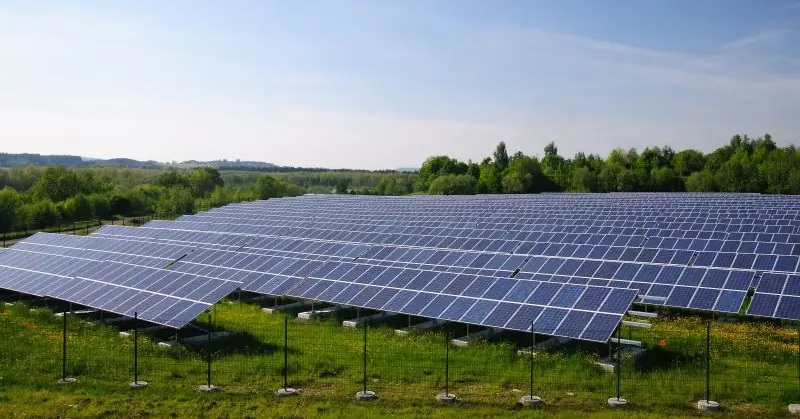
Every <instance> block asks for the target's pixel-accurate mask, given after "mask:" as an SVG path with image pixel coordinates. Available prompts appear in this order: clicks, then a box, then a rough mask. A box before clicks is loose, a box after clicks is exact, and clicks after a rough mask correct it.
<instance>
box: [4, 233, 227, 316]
mask: <svg viewBox="0 0 800 419" xmlns="http://www.w3.org/2000/svg"><path fill="white" fill-rule="evenodd" d="M37 236H38V237H36V238H32V239H31V240H30V243H28V242H27V240H26V241H24V242H20V243H18V244H17V245H15V246H14V247H13V248H12V249H10V250H9V251H7V252H5V253H3V254H2V255H0V288H3V289H8V290H12V291H17V292H22V293H26V294H31V295H37V296H47V297H52V298H57V299H61V300H64V301H69V302H73V303H77V304H81V305H85V306H88V307H92V308H97V309H101V310H105V311H109V312H113V313H117V314H121V315H126V316H133V314H134V313H138V316H139V318H140V319H142V320H145V321H150V322H153V323H157V324H162V325H166V326H169V327H174V328H180V327H183V326H184V325H186V324H187V323H188V322H190V321H191V320H193V319H194V318H195V317H196V316H197V315H198V314H200V313H202V312H203V311H204V310H206V309H207V308H208V307H210V306H211V305H212V304H214V303H215V302H217V301H218V300H220V299H221V298H223V297H224V296H226V295H228V294H229V293H231V292H233V291H234V290H236V289H237V288H238V287H239V286H240V282H237V281H229V280H221V279H215V278H208V277H203V276H198V275H193V274H188V273H182V272H175V271H172V270H168V269H160V268H154V267H148V266H140V265H135V264H130V263H120V262H116V261H112V260H106V259H103V258H104V257H105V256H107V255H108V254H110V253H111V252H102V251H100V252H91V251H85V250H81V249H78V248H74V247H66V246H59V245H53V244H52V243H61V244H70V245H78V244H80V243H79V242H85V241H92V239H91V238H81V239H78V238H75V237H69V236H60V237H51V236H54V235H44V236H43V235H37ZM43 242H48V243H50V244H48V245H43V244H40V243H43ZM151 250H152V249H151ZM82 253H86V255H83V254H82ZM84 256H86V257H84ZM92 256H100V257H101V259H91V258H90V257H92ZM128 256H131V255H128ZM152 259H154V258H152V257H146V256H135V255H133V256H131V258H130V260H133V261H141V260H145V261H148V260H152ZM161 262H162V263H163V260H161Z"/></svg>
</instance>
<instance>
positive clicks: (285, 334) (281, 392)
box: [275, 316, 297, 397]
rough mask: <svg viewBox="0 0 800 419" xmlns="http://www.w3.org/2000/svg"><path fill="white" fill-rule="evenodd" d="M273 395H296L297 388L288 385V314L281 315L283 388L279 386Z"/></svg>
mask: <svg viewBox="0 0 800 419" xmlns="http://www.w3.org/2000/svg"><path fill="white" fill-rule="evenodd" d="M275 395H276V396H278V397H286V396H296V395H297V389H294V388H291V387H289V316H284V317H283V388H279V389H278V391H276V392H275Z"/></svg>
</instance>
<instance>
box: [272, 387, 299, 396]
mask: <svg viewBox="0 0 800 419" xmlns="http://www.w3.org/2000/svg"><path fill="white" fill-rule="evenodd" d="M275 395H276V396H278V397H288V396H296V395H297V389H296V388H291V387H286V388H279V389H278V391H276V392H275Z"/></svg>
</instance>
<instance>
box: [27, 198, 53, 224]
mask: <svg viewBox="0 0 800 419" xmlns="http://www.w3.org/2000/svg"><path fill="white" fill-rule="evenodd" d="M23 212H24V214H25V225H27V226H29V227H33V228H44V227H50V226H54V225H57V224H58V223H59V222H60V221H61V217H60V214H59V213H58V207H57V206H56V204H54V203H53V201H51V200H49V199H42V200H39V201H36V202H34V203H31V204H27V205H25V206H24V207H23Z"/></svg>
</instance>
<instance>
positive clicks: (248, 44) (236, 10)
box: [0, 0, 800, 169]
mask: <svg viewBox="0 0 800 419" xmlns="http://www.w3.org/2000/svg"><path fill="white" fill-rule="evenodd" d="M798 45H800V0H771V1H758V0H753V1H742V0H704V1H695V0H691V1H690V0H648V1H641V0H607V1H594V0H585V1H577V0H559V1H538V0H519V1H512V0H492V1H486V0H480V1H478V0H436V1H430V0H392V1H384V0H369V1H366V0H364V1H350V0H303V1H301V0H298V1H283V0H280V1H272V0H258V1H252V0H242V1H239V0H229V1H203V0H174V1H169V2H165V1H161V0H138V1H122V0H120V1H113V2H109V1H101V0H97V1H83V0H72V1H69V2H67V1H48V0H37V1H27V0H5V1H3V7H0V152H12V153H18V152H31V153H40V154H75V155H82V156H88V157H94V158H112V157H129V158H135V159H141V160H157V161H173V160H174V161H182V160H189V159H195V160H214V159H222V158H225V159H228V160H236V159H241V160H259V161H266V162H271V163H275V164H280V165H291V166H314V167H329V168H356V169H394V168H398V167H419V165H420V164H421V163H422V162H423V161H424V160H425V159H426V158H427V157H429V156H432V155H440V154H446V155H449V156H452V157H456V158H459V159H462V160H468V159H472V160H473V161H480V160H482V159H483V158H484V157H486V156H490V155H491V153H492V151H493V150H494V147H495V146H496V144H497V143H498V142H499V141H505V142H506V144H507V146H508V149H509V150H510V151H511V152H514V151H517V150H520V151H523V152H524V153H526V154H537V155H542V154H543V148H544V146H545V145H546V144H547V143H549V142H551V141H554V142H555V143H556V145H557V146H558V149H559V152H560V154H562V155H565V156H572V155H573V154H574V153H576V152H578V151H583V152H586V153H598V154H601V155H607V154H608V152H609V151H611V150H612V149H614V148H617V147H623V148H628V147H636V148H637V149H643V148H644V147H647V146H663V145H669V146H671V147H672V148H673V149H685V148H696V149H699V150H702V151H706V152H707V151H711V150H713V149H715V148H717V147H719V146H721V145H724V144H726V143H727V142H728V141H729V139H730V138H731V136H733V135H734V134H736V133H742V134H748V135H750V136H751V137H758V136H761V135H763V134H764V133H770V134H772V136H773V139H774V140H775V141H776V142H777V143H778V144H779V145H788V144H794V143H797V142H798V138H800V112H798V111H800V47H798Z"/></svg>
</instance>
